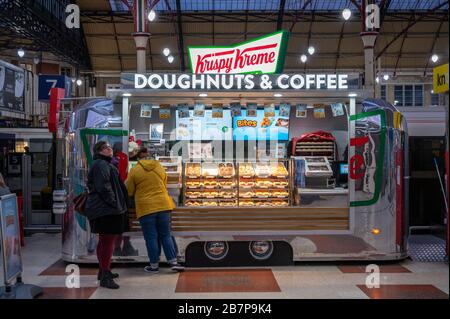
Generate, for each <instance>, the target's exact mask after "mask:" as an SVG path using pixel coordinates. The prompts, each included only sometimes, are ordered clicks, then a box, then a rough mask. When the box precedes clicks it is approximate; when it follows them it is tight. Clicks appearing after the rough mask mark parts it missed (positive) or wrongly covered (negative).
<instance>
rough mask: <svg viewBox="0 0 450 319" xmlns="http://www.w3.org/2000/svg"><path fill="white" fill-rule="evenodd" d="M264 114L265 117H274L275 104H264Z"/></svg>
mask: <svg viewBox="0 0 450 319" xmlns="http://www.w3.org/2000/svg"><path fill="white" fill-rule="evenodd" d="M264 116H265V117H274V116H275V104H270V105H266V106H264Z"/></svg>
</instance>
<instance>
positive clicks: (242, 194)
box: [239, 191, 255, 198]
mask: <svg viewBox="0 0 450 319" xmlns="http://www.w3.org/2000/svg"><path fill="white" fill-rule="evenodd" d="M253 196H255V193H254V192H253V191H243V192H239V197H242V198H252V197H253Z"/></svg>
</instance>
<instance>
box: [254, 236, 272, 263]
mask: <svg viewBox="0 0 450 319" xmlns="http://www.w3.org/2000/svg"><path fill="white" fill-rule="evenodd" d="M248 250H249V252H250V255H251V256H252V257H253V258H255V259H256V260H266V259H269V258H270V256H272V253H273V243H272V242H271V241H262V240H261V241H251V242H250V244H249V245H248Z"/></svg>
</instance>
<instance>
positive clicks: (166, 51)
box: [163, 48, 170, 56]
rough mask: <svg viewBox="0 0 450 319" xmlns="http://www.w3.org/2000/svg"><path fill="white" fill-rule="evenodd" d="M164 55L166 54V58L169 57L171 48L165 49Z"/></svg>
mask: <svg viewBox="0 0 450 319" xmlns="http://www.w3.org/2000/svg"><path fill="white" fill-rule="evenodd" d="M163 54H164V55H165V56H168V55H169V54H170V50H169V48H164V50H163Z"/></svg>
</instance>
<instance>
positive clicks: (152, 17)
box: [148, 10, 156, 21]
mask: <svg viewBox="0 0 450 319" xmlns="http://www.w3.org/2000/svg"><path fill="white" fill-rule="evenodd" d="M155 18H156V12H155V10H150V12H149V13H148V20H149V21H154V20H155Z"/></svg>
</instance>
